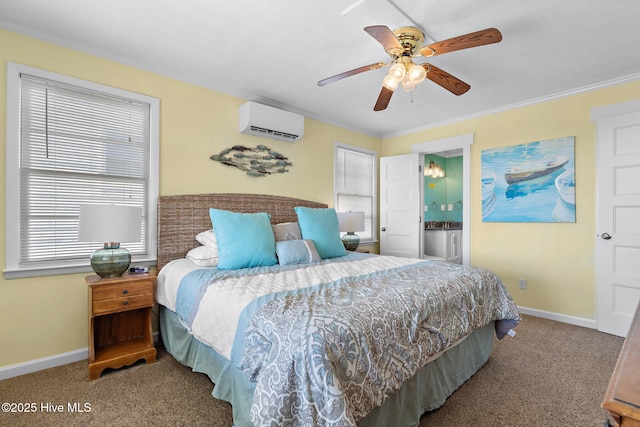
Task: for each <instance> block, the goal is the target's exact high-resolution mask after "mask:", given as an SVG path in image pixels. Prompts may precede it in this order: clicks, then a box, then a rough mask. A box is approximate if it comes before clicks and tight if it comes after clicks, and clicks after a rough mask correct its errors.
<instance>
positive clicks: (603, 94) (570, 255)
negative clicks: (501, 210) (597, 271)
mask: <svg viewBox="0 0 640 427" xmlns="http://www.w3.org/2000/svg"><path fill="white" fill-rule="evenodd" d="M472 90H473V89H472ZM638 94H640V81H634V82H631V83H627V84H621V85H617V86H613V87H609V88H605V89H600V90H594V91H591V92H587V93H583V94H578V95H573V96H570V97H566V98H561V99H557V100H553V101H548V102H544V103H540V104H535V105H531V106H526V107H521V108H517V109H512V110H509V111H505V112H501V113H496V114H491V115H487V116H483V117H479V118H475V119H471V120H465V121H462V122H458V123H454V124H450V125H445V126H441V127H438V128H433V129H429V130H424V131H421V132H416V133H413V134H410V135H403V136H398V137H394V138H388V139H385V140H384V141H383V148H382V155H383V156H390V155H396V154H406V153H409V152H411V145H413V144H416V143H421V142H426V141H432V140H436V139H440V138H447V137H451V136H456V135H461V134H468V133H473V135H474V143H473V145H472V146H471V186H472V187H471V227H472V228H471V263H472V264H473V265H476V266H481V267H485V268H487V269H489V270H491V271H493V272H495V273H496V274H498V275H499V276H500V277H501V278H502V280H503V281H504V282H505V285H506V286H507V288H508V290H509V292H510V293H511V295H512V296H513V298H514V300H515V302H516V303H517V304H518V305H519V306H521V307H527V308H532V309H536V310H542V311H548V312H552V313H560V314H563V315H567V316H575V317H579V318H584V319H592V320H593V319H595V277H594V239H595V231H596V230H595V221H596V200H595V196H596V188H595V184H596V177H595V173H594V170H595V166H596V158H595V153H596V133H595V130H596V127H595V124H594V123H591V122H590V119H589V114H590V110H591V109H592V108H594V107H598V106H602V105H608V104H615V103H618V102H624V101H629V100H632V99H635V98H638ZM563 136H575V138H576V139H575V155H576V159H575V163H576V168H575V170H576V201H577V204H576V208H577V210H576V217H577V220H576V223H571V224H567V223H558V224H548V223H546V224H542V223H537V224H536V223H483V222H482V208H481V206H482V201H481V191H480V187H481V184H480V175H481V160H480V158H481V152H482V150H486V149H489V148H496V147H504V146H509V145H515V144H522V143H527V142H532V141H540V140H545V139H551V138H557V137H563ZM520 277H523V278H526V279H527V281H528V283H527V289H526V290H521V289H519V288H518V278H520Z"/></svg>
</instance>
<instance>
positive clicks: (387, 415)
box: [156, 193, 520, 427]
mask: <svg viewBox="0 0 640 427" xmlns="http://www.w3.org/2000/svg"><path fill="white" fill-rule="evenodd" d="M334 217H335V211H333V210H332V209H329V208H327V205H325V204H322V203H318V202H313V201H308V200H301V199H295V198H289V197H282V196H273V195H259V194H231V193H229V194H224V193H218V194H199V195H178V196H162V197H160V199H159V203H158V281H157V291H156V299H157V302H158V303H159V305H160V333H161V338H162V342H163V345H164V346H165V348H166V350H167V351H168V353H170V354H171V355H172V356H173V357H174V358H175V359H176V360H178V361H179V362H180V363H182V364H184V365H187V366H189V367H191V368H192V369H193V370H194V371H196V372H203V373H205V374H207V375H208V376H209V378H210V379H211V381H212V382H213V384H214V387H213V392H212V395H213V397H215V398H217V399H221V400H224V401H227V402H229V403H230V404H231V405H232V408H233V421H234V425H235V426H237V427H244V426H251V425H273V426H275V425H299V426H307V425H331V426H355V425H358V426H416V425H418V424H419V421H420V417H421V415H422V414H423V413H424V412H426V411H430V410H433V409H436V408H437V407H439V406H441V405H442V404H444V402H445V400H446V398H447V397H448V396H450V395H451V393H453V392H454V391H455V390H456V389H457V388H458V387H459V386H460V385H462V384H463V383H464V382H465V381H466V380H467V379H469V378H470V377H471V376H472V375H473V374H474V373H475V372H476V371H477V370H478V369H480V368H481V367H482V366H483V365H484V364H485V363H486V361H487V360H488V358H489V355H490V353H491V350H492V348H493V340H494V336H497V337H498V338H502V337H503V336H504V335H506V334H507V333H508V332H509V331H510V330H511V329H512V328H513V327H515V326H516V325H517V323H518V322H519V321H520V316H519V313H518V311H517V309H516V307H515V304H514V303H513V301H512V299H511V297H510V296H509V294H508V292H507V291H506V289H505V288H504V286H503V285H502V283H501V281H500V279H499V278H498V277H497V276H495V275H494V274H492V273H490V272H488V271H486V270H483V269H479V268H472V267H467V266H460V265H457V264H451V263H447V262H442V261H429V260H417V259H407V258H398V257H387V256H382V255H374V254H365V253H357V252H347V251H344V248H342V251H343V252H342V253H341V252H340V249H339V248H338V247H337V246H336V244H335V238H336V235H337V234H338V233H337V229H336V227H337V223H335V221H337V219H334ZM212 222H213V224H214V226H212ZM266 224H268V225H266ZM267 227H268V228H269V230H267ZM295 227H298V228H297V229H296V228H295ZM298 230H299V231H298ZM327 230H330V232H327ZM212 233H213V234H212ZM269 233H271V237H268V235H269ZM263 235H264V236H267V237H264V239H263ZM212 237H213V238H214V240H215V239H217V241H215V242H213V244H212V243H211V242H210V241H209V240H207V239H211V238H212ZM337 238H338V241H339V236H338V237H337ZM269 239H272V240H269ZM263 240H266V243H265V241H263ZM274 246H275V254H273V253H271V254H270V253H269V251H270V252H274ZM212 248H215V251H214V253H213V254H212V252H211V251H212ZM205 252H206V255H203V253H205ZM232 252H233V254H234V255H233V256H231V253H232ZM259 253H260V254H261V255H260V256H258V255H256V254H259ZM237 254H240V255H238V256H236V255H237ZM216 257H217V258H216ZM231 258H233V260H231ZM212 259H213V260H214V262H211V260H212ZM247 259H249V260H248V261H247ZM247 263H248V264H247Z"/></svg>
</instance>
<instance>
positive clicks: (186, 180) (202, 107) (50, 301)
mask: <svg viewBox="0 0 640 427" xmlns="http://www.w3.org/2000/svg"><path fill="white" fill-rule="evenodd" d="M8 61H10V62H16V63H20V64H24V65H28V66H32V67H36V68H40V69H44V70H48V71H52V72H55V73H59V74H64V75H68V76H72V77H76V78H80V79H84V80H89V81H93V82H97V83H100V84H104V85H108V86H114V87H117V88H121V89H125V90H130V91H133V92H138V93H143V94H145V95H149V96H153V97H156V98H159V99H160V109H161V110H160V114H161V122H160V194H161V195H167V194H186V193H210V192H241V193H267V194H278V195H283V196H290V197H299V198H304V199H310V200H315V201H319V202H324V203H327V204H329V205H332V204H333V144H334V142H335V141H339V142H344V143H348V144H353V145H357V146H360V147H364V148H368V149H372V150H375V151H379V150H380V149H381V146H382V140H381V139H379V138H374V137H371V136H368V135H364V134H360V133H357V132H353V131H350V130H346V129H343V128H339V127H336V126H332V125H328V124H324V123H320V122H318V121H315V120H311V119H305V135H304V137H303V138H302V139H301V140H300V141H298V142H297V143H295V144H291V143H286V142H279V141H273V140H267V139H263V138H256V137H252V136H249V135H244V134H240V133H238V131H237V129H238V106H239V105H241V104H242V103H244V102H245V100H242V99H239V98H235V97H232V96H228V95H223V94H220V93H217V92H214V91H211V90H206V89H203V88H201V87H197V86H194V85H189V84H186V83H183V82H179V81H177V80H172V79H169V78H166V77H161V76H159V75H156V74H153V73H149V72H146V71H142V70H140V69H136V68H132V67H128V66H125V65H122V64H119V63H116V62H113V61H107V60H104V59H100V58H97V57H94V56H91V55H87V54H84V53H80V52H77V51H73V50H70V49H66V48H62V47H59V46H55V45H52V44H48V43H44V42H41V41H38V40H35V39H32V38H28V37H23V36H20V35H17V34H15V33H12V32H7V31H2V30H0V124H1V125H0V129H1V130H0V144H1V147H0V164H2V167H3V168H4V165H5V145H6V141H5V138H6V132H5V129H6V128H5V122H6V111H5V106H6V101H5V100H6V85H5V82H6V62H8ZM236 144H240V145H248V146H255V145H257V144H264V145H267V146H268V147H271V148H272V149H274V150H276V151H278V152H281V153H282V154H284V155H286V156H288V157H289V159H290V161H292V163H293V167H291V169H290V172H289V173H284V174H278V175H274V176H269V177H266V178H255V177H250V176H248V175H246V174H244V173H242V172H240V171H238V170H237V169H235V168H232V167H229V166H225V165H222V164H220V163H218V162H214V161H212V160H210V159H209V156H211V155H212V154H217V153H219V152H220V151H221V150H223V149H224V148H228V147H231V146H232V145H236ZM1 179H2V183H1V184H0V204H1V207H0V218H2V223H1V224H0V236H1V237H0V239H2V241H4V240H5V239H4V233H5V221H4V218H5V215H4V213H5V174H4V173H3V174H2V178H1ZM6 250H11V248H6V245H2V246H1V247H0V263H2V266H3V268H4V264H5V251H6ZM84 276H85V275H84V274H77V275H61V276H51V277H40V278H32V279H14V280H4V279H3V278H2V277H0V367H3V366H7V365H12V364H16V363H21V362H27V361H30V360H34V359H39V358H43V357H48V356H53V355H57V354H61V353H65V352H70V351H75V350H78V349H82V348H86V347H87V334H88V331H87V291H86V285H85V282H84Z"/></svg>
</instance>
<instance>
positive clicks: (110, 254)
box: [78, 205, 142, 277]
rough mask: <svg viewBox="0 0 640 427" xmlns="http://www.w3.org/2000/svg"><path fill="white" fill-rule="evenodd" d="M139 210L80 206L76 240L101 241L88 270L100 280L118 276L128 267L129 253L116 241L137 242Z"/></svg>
mask: <svg viewBox="0 0 640 427" xmlns="http://www.w3.org/2000/svg"><path fill="white" fill-rule="evenodd" d="M141 217H142V208H140V207H137V206H121V205H80V219H79V231H78V237H79V240H80V241H81V242H102V243H104V247H103V248H102V249H98V250H96V251H95V252H94V253H93V254H92V255H91V268H93V271H95V273H96V274H97V275H98V276H100V277H118V276H120V275H122V273H124V272H125V271H127V269H128V268H129V264H130V263H131V253H130V252H129V250H128V249H125V248H121V247H120V242H139V241H140V238H141V225H140V223H141V221H140V220H141Z"/></svg>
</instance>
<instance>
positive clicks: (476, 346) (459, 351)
mask: <svg viewBox="0 0 640 427" xmlns="http://www.w3.org/2000/svg"><path fill="white" fill-rule="evenodd" d="M160 335H161V337H162V342H163V344H164V347H165V349H166V350H167V352H168V353H169V354H171V355H172V356H173V357H174V358H175V359H176V360H177V361H178V362H180V363H182V364H183V365H186V366H189V367H190V368H192V370H193V371H194V372H202V373H204V374H207V375H208V376H209V378H210V379H211V381H212V382H213V384H214V385H215V386H214V388H213V392H212V395H213V397H215V398H216V399H220V400H224V401H227V402H229V403H230V404H231V405H232V407H233V422H234V425H235V426H236V427H249V426H251V425H252V424H251V421H250V420H249V411H250V409H251V403H252V400H253V392H254V389H255V384H253V383H251V382H250V381H249V380H248V379H247V377H246V376H245V375H244V374H243V372H242V371H240V370H239V369H237V368H236V367H235V366H234V365H233V364H232V363H231V362H230V361H229V360H227V359H226V358H225V357H223V356H222V355H220V354H219V353H218V352H216V351H215V350H213V349H212V348H211V347H209V346H207V345H205V344H203V343H201V342H200V341H198V340H196V339H195V338H194V337H193V336H191V335H190V334H189V333H188V332H187V330H186V329H185V328H184V326H182V324H181V323H180V321H179V320H178V317H177V315H176V314H175V313H174V312H172V311H171V310H168V309H166V308H164V307H160ZM493 337H494V323H493V322H492V323H490V324H488V325H486V326H484V327H482V328H480V329H478V330H476V331H475V332H474V333H473V334H471V335H470V336H469V337H467V338H466V339H465V340H464V341H462V342H461V343H460V344H458V345H457V346H455V347H453V348H451V349H449V350H448V351H446V352H445V353H444V354H442V355H441V356H440V357H438V358H437V359H436V360H434V361H432V362H430V363H428V364H427V365H426V366H425V367H424V368H422V369H421V370H420V371H419V372H418V373H417V374H416V375H415V376H414V377H413V378H412V379H411V380H409V381H408V382H407V383H405V385H404V386H403V387H402V389H400V390H399V391H398V392H396V393H394V394H393V395H392V396H391V397H389V398H388V399H387V400H386V401H385V402H384V404H383V405H382V406H380V407H378V408H376V409H374V410H373V411H372V412H371V413H369V415H367V417H365V418H364V419H363V420H362V421H361V422H360V423H359V424H358V425H359V426H360V427H389V426H397V427H410V426H417V425H419V424H420V417H421V416H422V414H424V413H425V412H427V411H431V410H434V409H436V408H438V407H440V406H442V405H443V404H444V402H445V400H446V399H447V397H449V396H450V395H451V393H453V392H454V391H455V390H456V389H457V388H458V387H460V386H461V385H462V384H463V383H464V382H465V381H467V380H468V379H469V378H471V376H472V375H473V374H474V373H475V372H476V371H477V370H478V369H480V368H481V367H482V366H483V365H484V364H485V363H486V361H487V360H488V359H489V355H490V354H491V350H492V349H493Z"/></svg>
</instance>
